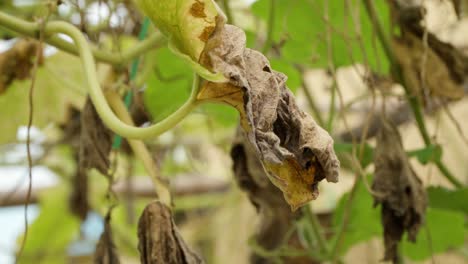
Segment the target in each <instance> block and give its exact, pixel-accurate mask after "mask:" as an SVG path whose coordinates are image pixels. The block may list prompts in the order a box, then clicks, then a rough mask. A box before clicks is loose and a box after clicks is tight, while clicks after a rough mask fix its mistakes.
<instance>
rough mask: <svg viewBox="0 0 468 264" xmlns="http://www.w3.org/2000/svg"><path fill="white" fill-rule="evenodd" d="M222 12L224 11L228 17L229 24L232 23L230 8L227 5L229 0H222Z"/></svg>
mask: <svg viewBox="0 0 468 264" xmlns="http://www.w3.org/2000/svg"><path fill="white" fill-rule="evenodd" d="M223 6H224V12H225V13H226V17H227V19H228V22H229V24H232V25H234V24H235V23H234V17H233V16H232V10H231V7H230V6H229V0H223Z"/></svg>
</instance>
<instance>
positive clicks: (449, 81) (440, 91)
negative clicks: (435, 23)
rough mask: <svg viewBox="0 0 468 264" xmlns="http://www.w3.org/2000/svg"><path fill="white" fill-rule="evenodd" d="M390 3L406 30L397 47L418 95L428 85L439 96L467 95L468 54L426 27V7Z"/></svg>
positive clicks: (397, 19) (397, 39)
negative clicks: (465, 92)
mask: <svg viewBox="0 0 468 264" xmlns="http://www.w3.org/2000/svg"><path fill="white" fill-rule="evenodd" d="M389 3H390V4H391V5H392V11H393V14H394V17H395V20H396V21H398V23H399V26H400V29H401V32H402V33H401V37H396V38H394V41H393V48H394V50H395V55H396V57H397V60H398V61H399V62H400V63H401V64H402V65H401V66H402V70H403V75H404V78H405V81H406V82H407V84H408V86H409V87H410V88H411V89H413V92H414V93H415V94H416V95H418V96H421V95H422V94H423V91H424V90H423V88H424V89H425V91H428V92H429V94H430V95H432V96H435V97H441V98H446V99H459V98H461V97H463V86H464V83H465V82H466V81H465V80H466V76H467V75H468V57H467V56H465V55H464V54H463V53H462V52H461V51H460V50H458V49H457V48H455V47H454V46H453V45H451V44H450V43H446V42H443V41H441V40H440V39H439V38H438V37H437V36H436V35H434V34H432V33H431V32H428V31H427V30H426V29H425V28H424V27H423V26H422V25H423V24H424V23H423V21H422V20H423V19H424V16H425V15H426V13H427V12H426V10H425V9H424V7H423V6H421V5H419V4H416V5H407V4H406V3H405V1H400V2H399V1H390V2H389ZM424 60H425V61H424ZM423 69H424V70H423ZM422 73H424V77H422V75H421V74H422ZM425 99H427V98H425Z"/></svg>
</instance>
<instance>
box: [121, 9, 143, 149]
mask: <svg viewBox="0 0 468 264" xmlns="http://www.w3.org/2000/svg"><path fill="white" fill-rule="evenodd" d="M150 23H151V21H150V20H149V18H148V17H145V19H144V21H143V26H142V27H141V30H140V34H138V40H140V41H142V40H143V39H145V37H146V33H147V32H148V27H149V25H150ZM139 65H140V57H139V56H137V57H135V59H134V60H133V62H132V66H131V68H130V81H131V82H134V81H135V78H136V76H137V73H138V66H139ZM132 99H133V91H132V89H130V90H129V91H127V94H126V95H125V100H124V102H125V106H126V107H127V109H129V108H130V105H131V104H132ZM121 144H122V137H121V136H119V135H116V136H115V138H114V143H113V144H112V148H114V149H118V148H120V145H121Z"/></svg>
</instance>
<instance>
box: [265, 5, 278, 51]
mask: <svg viewBox="0 0 468 264" xmlns="http://www.w3.org/2000/svg"><path fill="white" fill-rule="evenodd" d="M275 6H276V0H270V13H269V17H268V29H267V38H266V40H265V44H264V45H263V49H262V53H263V54H264V55H266V54H267V53H268V51H269V50H270V48H271V45H272V43H273V32H274V28H275V13H276V12H275V9H276V7H275Z"/></svg>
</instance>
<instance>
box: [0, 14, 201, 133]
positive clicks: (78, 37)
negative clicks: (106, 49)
mask: <svg viewBox="0 0 468 264" xmlns="http://www.w3.org/2000/svg"><path fill="white" fill-rule="evenodd" d="M0 24H1V22H0ZM55 33H62V34H65V35H68V36H69V37H71V38H72V39H73V41H74V42H75V44H76V47H77V50H78V51H79V55H80V59H81V61H82V67H83V71H84V73H85V80H86V83H87V85H88V87H89V95H90V97H91V100H92V102H93V105H94V106H95V107H96V111H97V112H98V114H99V116H100V117H101V119H102V121H103V122H104V124H106V126H107V127H109V128H110V129H111V130H112V131H114V132H115V133H116V134H119V135H121V136H123V137H126V138H132V139H144V138H150V137H155V136H158V135H160V134H162V133H164V132H166V131H167V130H169V129H171V128H173V127H174V126H175V125H177V124H178V123H179V122H180V121H181V120H182V119H183V118H184V117H185V116H187V115H188V114H189V113H190V112H191V111H192V110H193V109H194V108H195V107H196V106H197V101H196V96H197V93H198V89H199V77H198V76H196V77H195V78H194V83H193V87H192V94H191V95H190V98H189V99H188V101H187V102H186V103H185V104H184V105H182V107H181V108H179V109H178V110H177V111H176V112H174V113H173V114H172V115H170V116H169V117H167V118H166V119H164V120H162V121H161V122H159V123H157V124H154V125H152V126H150V127H144V128H140V127H135V126H131V125H128V124H126V123H124V122H122V121H121V120H120V119H119V118H118V117H117V116H115V114H114V113H113V112H112V110H111V108H110V107H109V105H108V103H107V101H106V99H105V97H104V94H103V92H102V90H101V87H100V85H99V81H98V77H97V74H96V65H95V62H94V58H93V55H92V53H91V50H90V49H89V46H88V43H87V41H86V39H85V37H84V36H83V34H82V33H81V32H80V31H79V30H78V29H77V28H76V27H74V26H73V25H71V24H68V23H66V22H62V21H54V22H50V23H48V24H47V25H46V27H45V34H46V35H51V34H55Z"/></svg>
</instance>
